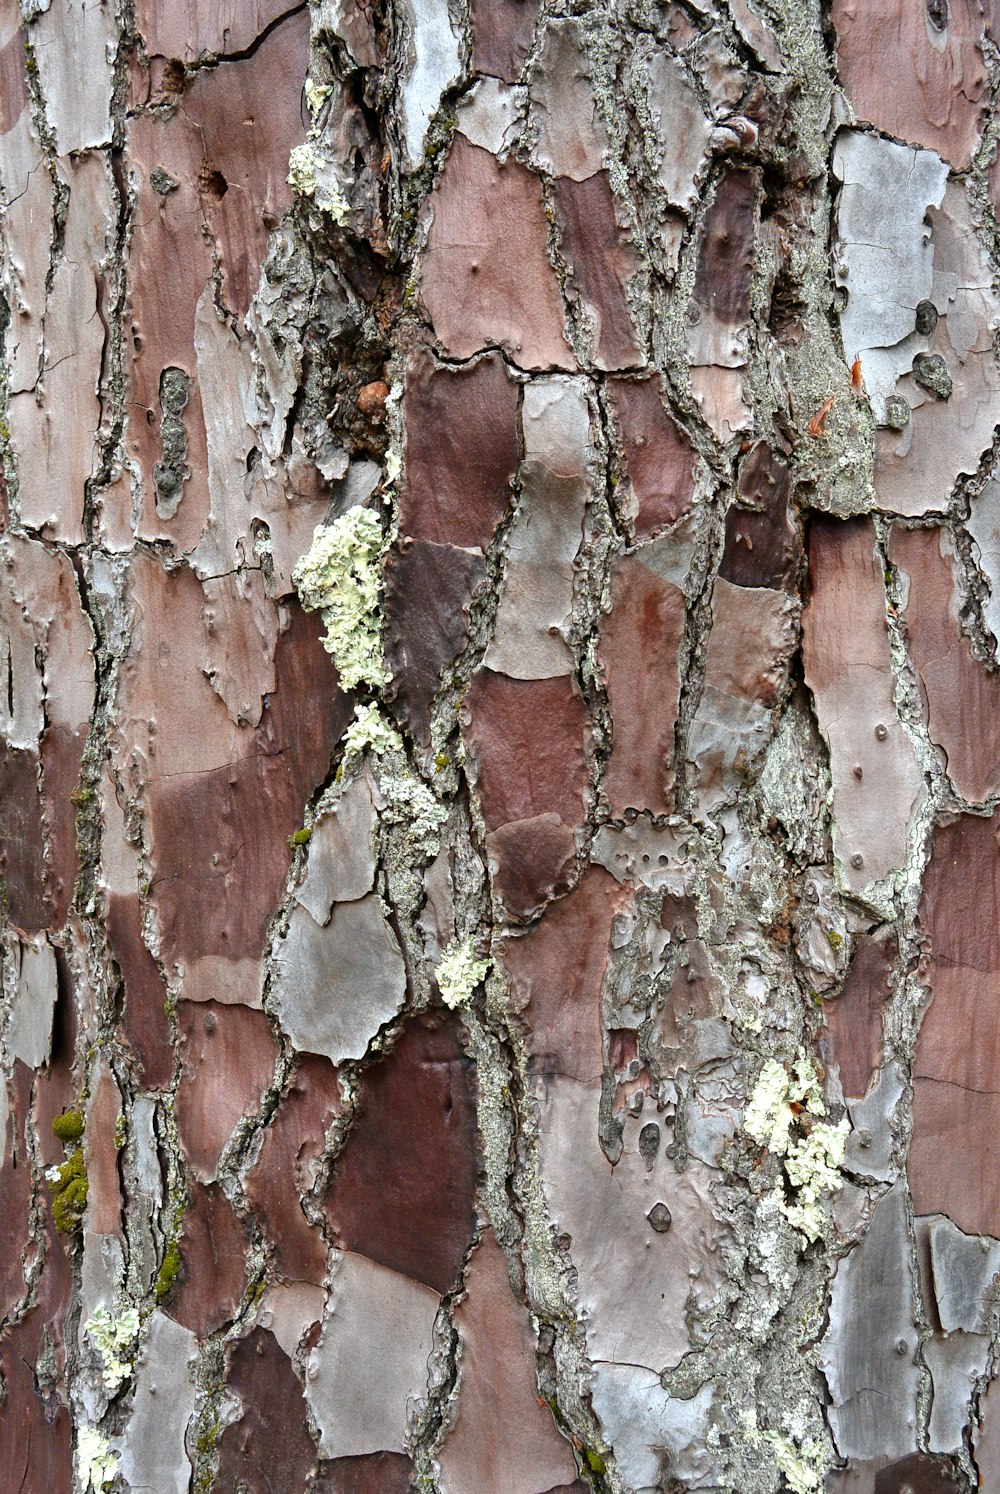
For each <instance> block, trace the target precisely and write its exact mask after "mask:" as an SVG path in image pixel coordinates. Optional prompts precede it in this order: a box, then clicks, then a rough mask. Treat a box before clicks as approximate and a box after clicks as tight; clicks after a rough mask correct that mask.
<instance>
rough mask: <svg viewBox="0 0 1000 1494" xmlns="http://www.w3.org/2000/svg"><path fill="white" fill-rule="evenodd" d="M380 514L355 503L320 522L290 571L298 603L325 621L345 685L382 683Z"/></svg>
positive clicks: (385, 678) (325, 643)
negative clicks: (338, 513) (311, 539)
mask: <svg viewBox="0 0 1000 1494" xmlns="http://www.w3.org/2000/svg"><path fill="white" fill-rule="evenodd" d="M385 549H386V546H385V541H384V539H383V536H382V526H381V524H380V523H379V520H378V516H377V515H376V514H374V513H373V512H372V511H371V509H368V508H360V507H354V508H349V509H348V510H347V512H346V513H344V514H341V515H340V516H339V517H338V518H336V519H335V520H334V521H333V523H332V524H318V525H317V526H316V530H315V532H314V534H313V542H312V545H311V547H310V549H309V551H308V553H307V554H305V555H304V556H303V557H302V559H301V560H300V561H299V563H298V565H297V566H296V567H295V570H294V572H293V575H292V579H293V581H294V582H295V588H296V590H297V591H298V594H299V598H300V600H301V602H302V605H303V606H304V607H305V608H306V610H307V611H309V612H319V613H320V614H321V615H322V618H323V621H324V623H325V624H326V637H325V639H324V640H323V646H324V647H325V648H326V650H327V652H328V653H330V654H332V655H333V660H334V663H335V664H336V666H337V672H338V674H339V675H340V683H341V685H342V686H343V688H344V689H345V690H353V689H354V688H355V687H356V686H358V685H362V684H364V685H385V684H387V683H388V681H389V679H390V675H389V673H388V671H387V670H386V667H385V658H384V655H383V651H382V631H381V622H382V619H381V614H380V611H379V603H380V601H381V596H382V557H383V555H384V554H385Z"/></svg>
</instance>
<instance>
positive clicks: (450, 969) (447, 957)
mask: <svg viewBox="0 0 1000 1494" xmlns="http://www.w3.org/2000/svg"><path fill="white" fill-rule="evenodd" d="M489 970H490V961H489V960H488V959H486V960H480V959H477V957H476V951H475V947H474V945H473V941H472V936H471V935H469V936H468V937H467V938H465V939H456V940H453V941H452V943H451V944H449V945H448V948H447V949H446V950H445V952H444V954H443V955H442V956H441V961H440V964H439V965H438V967H437V970H436V971H435V972H434V974H435V977H436V979H437V983H438V990H439V991H440V992H441V1000H442V1001H443V1002H444V1004H445V1006H450V1007H451V1009H452V1011H455V1010H457V1008H458V1007H460V1006H464V1005H465V1004H466V1002H468V1001H470V1000H471V999H472V993H473V991H474V990H475V989H476V987H477V986H478V985H479V984H480V983H481V982H482V981H484V980H485V979H486V977H487V975H488V974H489Z"/></svg>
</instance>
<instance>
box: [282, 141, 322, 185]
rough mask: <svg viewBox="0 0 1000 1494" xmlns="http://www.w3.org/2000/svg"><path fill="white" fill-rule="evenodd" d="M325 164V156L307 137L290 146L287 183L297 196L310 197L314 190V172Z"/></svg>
mask: <svg viewBox="0 0 1000 1494" xmlns="http://www.w3.org/2000/svg"><path fill="white" fill-rule="evenodd" d="M325 165H326V157H325V156H323V155H321V154H320V152H319V151H318V150H317V149H316V146H315V143H314V142H313V141H312V140H311V139H309V140H305V141H303V143H302V144H301V145H296V146H293V147H292V151H291V154H290V155H289V157H288V185H289V186H290V187H291V189H292V191H293V192H294V193H295V194H296V195H297V196H298V197H312V196H314V195H315V192H316V172H317V171H321V170H322V169H323V167H324V166H325Z"/></svg>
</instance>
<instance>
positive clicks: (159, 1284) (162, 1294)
mask: <svg viewBox="0 0 1000 1494" xmlns="http://www.w3.org/2000/svg"><path fill="white" fill-rule="evenodd" d="M182 1265H183V1260H182V1257H181V1247H180V1245H179V1244H178V1243H177V1241H176V1240H171V1242H170V1244H169V1245H168V1246H167V1248H166V1250H165V1251H164V1254H163V1264H162V1265H161V1266H160V1270H159V1273H158V1275H157V1278H156V1287H155V1291H156V1301H157V1304H160V1303H162V1302H165V1301H166V1300H167V1298H168V1297H169V1296H170V1293H171V1292H172V1291H173V1289H174V1286H175V1284H176V1281H177V1277H178V1276H179V1275H180V1270H181V1266H182Z"/></svg>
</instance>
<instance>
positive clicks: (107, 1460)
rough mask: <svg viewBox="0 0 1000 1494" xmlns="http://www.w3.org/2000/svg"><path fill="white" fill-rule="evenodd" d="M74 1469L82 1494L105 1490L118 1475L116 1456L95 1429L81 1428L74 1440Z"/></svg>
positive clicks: (106, 1440) (105, 1438) (105, 1439)
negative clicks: (91, 1490)
mask: <svg viewBox="0 0 1000 1494" xmlns="http://www.w3.org/2000/svg"><path fill="white" fill-rule="evenodd" d="M76 1469H77V1477H78V1478H79V1480H80V1488H81V1489H82V1490H83V1494H88V1491H89V1490H90V1489H94V1490H96V1491H98V1494H100V1490H101V1489H106V1488H107V1486H108V1485H109V1484H112V1483H114V1481H115V1478H116V1477H117V1474H118V1455H117V1454H116V1453H115V1452H113V1451H112V1448H111V1444H110V1443H109V1441H108V1439H107V1437H103V1436H102V1435H101V1433H100V1432H99V1431H98V1430H97V1428H96V1427H88V1426H83V1427H81V1428H80V1430H79V1432H78V1434H77V1439H76Z"/></svg>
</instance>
